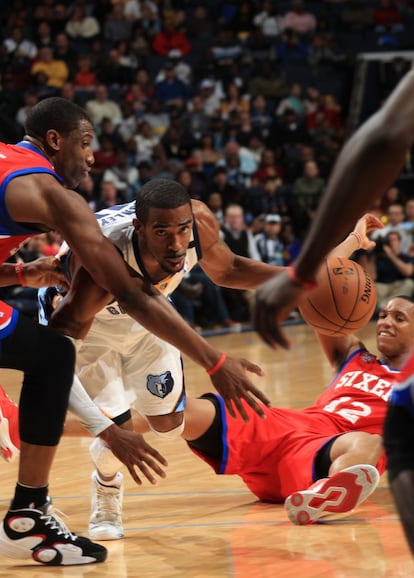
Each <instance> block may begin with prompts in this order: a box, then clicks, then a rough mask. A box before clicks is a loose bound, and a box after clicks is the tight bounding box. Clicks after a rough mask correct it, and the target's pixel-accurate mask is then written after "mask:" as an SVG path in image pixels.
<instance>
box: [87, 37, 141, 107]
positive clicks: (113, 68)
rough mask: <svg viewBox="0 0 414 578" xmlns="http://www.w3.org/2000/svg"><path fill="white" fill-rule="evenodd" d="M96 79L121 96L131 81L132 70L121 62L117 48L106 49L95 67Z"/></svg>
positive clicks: (132, 76)
mask: <svg viewBox="0 0 414 578" xmlns="http://www.w3.org/2000/svg"><path fill="white" fill-rule="evenodd" d="M96 76H97V77H98V81H99V82H100V83H102V84H105V85H106V86H108V88H110V89H111V90H112V92H113V93H114V94H116V95H118V98H121V94H122V93H123V92H125V91H126V90H127V89H128V86H129V85H130V84H131V83H132V82H133V79H134V70H133V69H132V68H131V67H130V66H125V65H123V64H122V63H121V54H120V52H119V50H118V49H117V48H111V49H110V50H108V52H107V55H106V58H105V60H104V61H103V62H102V63H101V65H100V66H99V67H97V69H96Z"/></svg>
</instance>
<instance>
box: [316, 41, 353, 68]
mask: <svg viewBox="0 0 414 578" xmlns="http://www.w3.org/2000/svg"><path fill="white" fill-rule="evenodd" d="M308 61H309V64H310V65H311V66H314V67H317V66H318V65H319V64H321V63H328V64H334V65H338V64H340V63H344V62H346V55H345V54H343V53H341V52H339V51H338V50H337V49H336V46H335V43H334V42H333V40H332V39H330V38H329V37H325V36H323V35H322V34H318V33H316V34H315V35H314V36H313V38H312V39H311V41H310V46H309V52H308Z"/></svg>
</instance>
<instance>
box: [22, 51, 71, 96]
mask: <svg viewBox="0 0 414 578" xmlns="http://www.w3.org/2000/svg"><path fill="white" fill-rule="evenodd" d="M30 72H31V74H32V76H36V75H37V74H38V73H39V72H42V73H43V74H45V75H46V77H47V82H46V84H47V86H48V87H49V88H51V89H59V88H61V87H62V85H63V83H64V82H65V81H66V80H68V78H69V68H68V66H67V64H66V62H65V61H64V60H58V59H56V58H54V57H53V52H52V49H51V48H50V47H49V46H43V47H42V48H40V49H39V52H38V58H37V60H36V61H35V62H34V63H33V64H32V67H31V69H30Z"/></svg>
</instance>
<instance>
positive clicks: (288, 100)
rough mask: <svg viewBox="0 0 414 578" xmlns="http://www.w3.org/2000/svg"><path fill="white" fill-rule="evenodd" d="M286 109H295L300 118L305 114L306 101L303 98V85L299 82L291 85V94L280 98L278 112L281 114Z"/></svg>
mask: <svg viewBox="0 0 414 578" xmlns="http://www.w3.org/2000/svg"><path fill="white" fill-rule="evenodd" d="M286 110H293V111H294V112H295V113H296V114H297V116H298V117H299V118H303V117H304V116H305V112H306V108H305V101H304V99H303V90H302V85H301V84H299V82H294V83H293V84H292V85H291V87H290V91H289V95H288V96H286V97H285V98H282V99H281V100H280V102H279V104H278V106H277V108H276V114H277V115H278V116H281V115H283V114H284V113H285V112H286Z"/></svg>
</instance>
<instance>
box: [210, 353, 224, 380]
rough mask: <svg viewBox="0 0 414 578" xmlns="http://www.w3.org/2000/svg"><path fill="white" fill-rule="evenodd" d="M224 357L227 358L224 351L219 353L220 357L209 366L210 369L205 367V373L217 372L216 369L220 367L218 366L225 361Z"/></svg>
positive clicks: (212, 373)
mask: <svg viewBox="0 0 414 578" xmlns="http://www.w3.org/2000/svg"><path fill="white" fill-rule="evenodd" d="M226 359H227V355H226V354H225V353H222V354H221V355H220V357H219V358H218V361H217V363H216V364H215V365H213V367H210V369H206V371H207V373H208V374H209V375H214V374H215V373H217V372H218V370H219V369H220V367H221V366H222V365H223V363H224V362H225V361H226Z"/></svg>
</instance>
